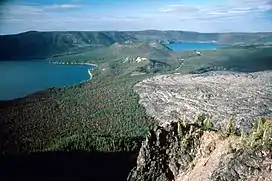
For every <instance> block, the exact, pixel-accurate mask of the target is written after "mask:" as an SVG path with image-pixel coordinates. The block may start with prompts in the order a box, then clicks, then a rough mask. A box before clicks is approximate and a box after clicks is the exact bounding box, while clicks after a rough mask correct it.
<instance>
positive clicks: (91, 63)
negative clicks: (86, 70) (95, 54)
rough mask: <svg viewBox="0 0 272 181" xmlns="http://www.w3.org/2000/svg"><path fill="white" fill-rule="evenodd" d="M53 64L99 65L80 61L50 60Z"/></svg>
mask: <svg viewBox="0 0 272 181" xmlns="http://www.w3.org/2000/svg"><path fill="white" fill-rule="evenodd" d="M50 63H51V64H61V65H90V66H93V67H98V65H96V64H93V63H83V62H81V63H78V62H54V61H50Z"/></svg>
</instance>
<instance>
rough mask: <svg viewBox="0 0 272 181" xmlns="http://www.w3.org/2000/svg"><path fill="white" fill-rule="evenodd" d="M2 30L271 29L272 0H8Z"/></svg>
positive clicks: (0, 16)
mask: <svg viewBox="0 0 272 181" xmlns="http://www.w3.org/2000/svg"><path fill="white" fill-rule="evenodd" d="M0 8H1V9H0V10H1V13H0V25H1V26H0V34H2V35H3V34H17V33H22V32H27V31H144V30H160V31H167V30H169V31H193V32H201V33H229V32H238V33H240V32H245V33H253V32H271V31H272V1H271V0H240V1H235V0H222V1H216V0H209V1H204V0H168V1H166V0H148V1H147V0H137V1H136V0H131V1H126V0H103V1H102V0H93V1H91V2H90V1H87V0H46V1H45V0H41V1H39V2H37V1H36V0H12V1H8V0H6V2H5V3H3V4H1V5H0Z"/></svg>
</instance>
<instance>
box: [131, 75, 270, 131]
mask: <svg viewBox="0 0 272 181" xmlns="http://www.w3.org/2000/svg"><path fill="white" fill-rule="evenodd" d="M134 89H135V91H136V92H137V93H138V94H139V95H140V103H141V104H143V105H144V107H145V108H146V110H147V113H148V114H149V115H151V116H154V117H155V118H156V119H157V120H158V121H159V122H160V124H161V125H163V124H165V123H166V122H172V121H176V118H175V117H173V116H172V114H171V112H173V111H175V112H177V113H178V114H179V117H181V118H183V117H184V116H186V118H187V119H188V120H189V121H191V122H192V121H193V120H194V118H195V116H196V115H197V114H206V115H210V116H211V117H212V118H211V119H212V121H213V123H214V125H215V126H216V127H221V126H225V124H226V122H227V120H229V119H231V118H233V119H234V120H236V124H237V125H238V128H240V129H242V128H243V129H248V128H249V127H250V126H251V123H252V121H253V119H256V118H261V117H271V116H272V72H271V71H270V72H256V73H234V72H208V73H204V74H190V75H160V76H155V77H153V78H150V79H146V80H143V81H142V82H140V83H138V84H136V85H135V87H134Z"/></svg>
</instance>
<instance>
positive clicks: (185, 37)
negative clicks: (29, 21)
mask: <svg viewBox="0 0 272 181" xmlns="http://www.w3.org/2000/svg"><path fill="white" fill-rule="evenodd" d="M271 40H272V33H221V34H220V33H197V32H185V31H157V30H147V31H123V32H121V31H108V32H102V31H101V32H94V31H91V32H76V31H74V32H37V31H30V32H25V33H21V34H16V35H2V36H0V50H1V53H0V60H22V59H43V58H49V57H52V56H53V55H56V54H61V53H65V52H71V51H74V50H75V49H80V48H84V47H97V46H108V45H112V44H114V43H125V42H143V41H151V42H159V43H170V42H182V41H186V42H188V41H194V42H196V41H197V42H199V41H209V42H210V41H215V42H218V43H222V44H256V43H266V44H267V43H271Z"/></svg>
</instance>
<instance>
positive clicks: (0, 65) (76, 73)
mask: <svg viewBox="0 0 272 181" xmlns="http://www.w3.org/2000/svg"><path fill="white" fill-rule="evenodd" d="M90 68H91V66H87V65H58V64H50V63H49V62H47V61H43V60H31V61H4V62H3V61H0V76H1V77H0V100H11V99H15V98H20V97H24V96H26V95H28V94H31V93H34V92H37V91H40V90H43V89H48V88H51V87H63V86H69V85H74V84H78V83H80V82H82V81H85V80H88V79H90V76H89V74H88V69H90Z"/></svg>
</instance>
